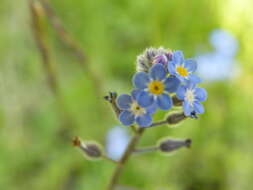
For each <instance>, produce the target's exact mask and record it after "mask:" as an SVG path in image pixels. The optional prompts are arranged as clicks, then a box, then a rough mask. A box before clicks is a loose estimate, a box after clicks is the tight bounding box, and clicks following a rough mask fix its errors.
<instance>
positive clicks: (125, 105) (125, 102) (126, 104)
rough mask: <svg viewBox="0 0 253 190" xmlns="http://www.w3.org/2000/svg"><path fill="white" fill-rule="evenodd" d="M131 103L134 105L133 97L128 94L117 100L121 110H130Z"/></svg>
mask: <svg viewBox="0 0 253 190" xmlns="http://www.w3.org/2000/svg"><path fill="white" fill-rule="evenodd" d="M131 103H132V97H131V96H129V95H127V94H122V95H120V96H119V97H118V98H117V106H118V107H119V108H120V109H121V110H127V109H129V108H130V104H131Z"/></svg>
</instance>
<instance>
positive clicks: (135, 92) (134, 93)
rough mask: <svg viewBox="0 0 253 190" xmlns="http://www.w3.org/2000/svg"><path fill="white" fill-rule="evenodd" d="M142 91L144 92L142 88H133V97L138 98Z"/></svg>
mask: <svg viewBox="0 0 253 190" xmlns="http://www.w3.org/2000/svg"><path fill="white" fill-rule="evenodd" d="M141 92H142V90H140V89H135V90H133V91H132V92H131V95H132V97H133V99H134V100H136V99H137V97H138V95H139V94H140V93H141Z"/></svg>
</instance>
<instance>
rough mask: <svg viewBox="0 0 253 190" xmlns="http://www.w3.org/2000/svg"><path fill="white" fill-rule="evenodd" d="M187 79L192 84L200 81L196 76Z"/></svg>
mask: <svg viewBox="0 0 253 190" xmlns="http://www.w3.org/2000/svg"><path fill="white" fill-rule="evenodd" d="M188 79H189V80H190V82H192V83H194V84H198V83H200V82H201V79H200V78H199V77H198V76H196V75H193V74H191V75H189V78H188Z"/></svg>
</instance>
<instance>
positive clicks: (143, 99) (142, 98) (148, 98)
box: [136, 91, 154, 108]
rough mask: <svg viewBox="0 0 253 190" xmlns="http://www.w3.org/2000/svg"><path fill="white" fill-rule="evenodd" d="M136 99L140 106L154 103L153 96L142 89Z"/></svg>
mask: <svg viewBox="0 0 253 190" xmlns="http://www.w3.org/2000/svg"><path fill="white" fill-rule="evenodd" d="M136 100H137V103H138V104H139V105H140V106H141V107H144V108H145V107H148V106H151V105H152V104H153V103H154V96H153V95H151V94H149V93H148V92H145V91H142V92H140V93H139V95H138V97H137V99H136Z"/></svg>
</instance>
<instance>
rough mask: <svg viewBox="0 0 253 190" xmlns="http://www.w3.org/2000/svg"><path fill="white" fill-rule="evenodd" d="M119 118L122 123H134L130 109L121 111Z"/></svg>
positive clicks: (127, 124)
mask: <svg viewBox="0 0 253 190" xmlns="http://www.w3.org/2000/svg"><path fill="white" fill-rule="evenodd" d="M119 120H120V122H121V123H122V124H123V125H126V126H129V125H132V124H133V123H134V115H133V114H132V113H131V112H130V111H123V112H121V113H120V114H119Z"/></svg>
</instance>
